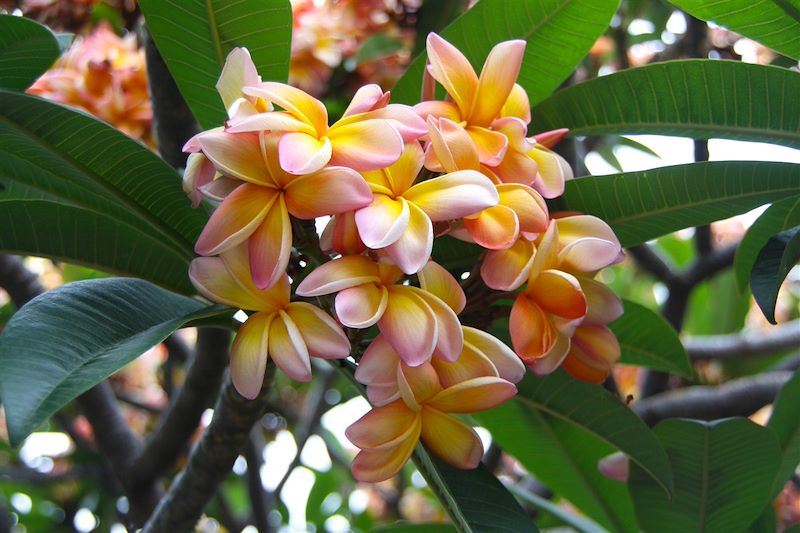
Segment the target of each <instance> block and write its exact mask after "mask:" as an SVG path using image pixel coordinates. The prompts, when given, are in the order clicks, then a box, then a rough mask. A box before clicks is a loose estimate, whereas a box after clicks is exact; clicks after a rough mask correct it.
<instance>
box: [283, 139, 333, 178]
mask: <svg viewBox="0 0 800 533" xmlns="http://www.w3.org/2000/svg"><path fill="white" fill-rule="evenodd" d="M278 150H279V153H280V162H281V168H282V169H283V170H285V171H286V172H289V173H290V174H298V175H299V174H310V173H311V172H316V171H318V170H319V169H321V168H322V167H324V166H325V165H327V164H328V161H330V160H331V152H332V146H331V141H330V139H328V138H327V137H323V138H322V139H317V138H316V137H314V136H312V135H308V134H307V133H300V132H290V133H284V134H283V135H282V136H281V140H280V145H279V147H278Z"/></svg>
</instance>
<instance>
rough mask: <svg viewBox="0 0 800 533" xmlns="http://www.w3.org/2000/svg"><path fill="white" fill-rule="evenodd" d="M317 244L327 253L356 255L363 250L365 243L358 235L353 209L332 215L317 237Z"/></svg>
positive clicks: (364, 249) (365, 248)
mask: <svg viewBox="0 0 800 533" xmlns="http://www.w3.org/2000/svg"><path fill="white" fill-rule="evenodd" d="M319 246H320V249H321V250H322V251H323V252H325V253H326V254H329V255H332V254H340V255H358V254H360V253H362V252H365V251H366V250H367V245H366V244H364V241H362V240H361V237H360V236H359V235H358V228H357V227H356V213H355V211H349V212H347V213H342V214H340V215H334V216H332V217H331V218H330V220H329V221H328V223H327V224H326V225H325V229H324V230H323V231H322V235H320V237H319Z"/></svg>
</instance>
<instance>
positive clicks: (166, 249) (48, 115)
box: [0, 91, 207, 292]
mask: <svg viewBox="0 0 800 533" xmlns="http://www.w3.org/2000/svg"><path fill="white" fill-rule="evenodd" d="M0 186H1V187H0V202H3V203H6V202H13V203H12V204H5V205H6V206H8V207H7V208H4V211H7V210H11V209H15V210H17V212H22V213H24V212H25V211H28V212H30V213H34V212H35V213H36V216H37V217H39V218H35V219H31V218H27V217H22V218H13V217H10V220H11V222H12V224H11V225H8V226H6V227H5V229H4V231H3V232H2V235H1V236H0V239H2V240H3V241H4V242H6V243H8V244H4V245H2V246H0V249H7V250H14V251H17V252H21V253H24V252H30V253H38V254H40V255H52V256H53V257H59V258H60V259H65V260H69V261H72V262H76V263H83V264H88V265H91V266H94V267H97V268H100V269H108V270H114V271H121V272H124V273H127V274H132V275H136V276H139V277H143V278H146V279H151V280H153V281H155V282H157V283H161V284H164V285H165V286H167V287H169V288H172V289H175V290H178V291H181V292H192V287H191V284H190V283H189V281H188V276H187V275H186V272H185V271H186V268H187V265H188V263H189V261H190V260H191V258H192V257H193V256H194V254H193V252H192V249H193V246H194V242H195V240H196V239H197V236H198V235H199V233H200V231H201V230H202V228H203V225H204V224H205V222H206V220H207V216H206V215H205V214H204V213H203V212H202V210H194V209H191V207H190V204H189V200H188V199H187V198H186V195H185V194H184V193H183V191H182V189H181V183H180V177H179V176H178V175H177V174H176V173H175V171H174V170H173V169H172V168H171V167H170V166H169V165H167V164H166V163H165V162H164V161H163V160H161V159H160V158H159V157H158V156H156V155H155V154H153V153H152V152H151V151H150V150H148V149H147V148H145V147H143V146H142V145H141V144H139V143H138V142H136V141H134V140H133V139H130V138H129V137H127V136H125V135H124V134H122V133H120V132H119V131H117V130H115V129H113V128H111V127H110V126H108V125H106V124H104V123H102V122H100V121H98V120H96V119H94V118H92V117H90V116H88V115H86V114H84V113H82V112H78V111H74V110H71V109H68V108H65V107H62V106H60V105H57V104H54V103H51V102H48V101H46V100H42V99H40V98H37V97H34V96H28V95H25V94H19V93H13V92H7V91H0ZM22 199H26V200H32V199H38V200H48V201H50V202H53V203H59V204H62V205H63V206H64V207H63V208H61V209H59V210H57V211H54V212H53V214H52V216H50V215H49V214H48V211H47V209H45V208H43V207H42V204H35V205H34V204H29V205H28V206H27V207H23V206H22V205H21V204H20V203H19V201H20V200H22ZM78 212H82V213H83V214H82V215H81V216H82V217H83V218H82V220H72V215H73V214H74V213H78ZM56 216H59V217H61V218H59V219H58V220H56ZM41 217H45V218H46V217H50V218H51V219H50V220H45V218H41ZM90 219H91V220H95V221H98V223H101V224H102V226H103V227H102V228H100V227H98V228H97V230H96V231H90V232H88V233H82V232H83V231H84V228H86V227H90V224H89V222H88V220H90ZM70 224H72V225H73V226H74V229H68V228H69V226H70ZM45 227H47V228H55V229H56V230H58V229H60V228H63V230H64V236H63V237H64V238H63V239H62V237H61V236H60V235H59V233H58V231H44V228H45ZM78 228H80V229H81V233H77V231H78ZM26 235H27V236H35V239H34V240H31V241H28V242H27V243H26V240H25V238H24V237H25V236H26ZM67 238H73V239H77V240H75V241H73V242H70V243H69V244H65V243H61V242H60V241H61V240H65V239H67ZM154 240H157V241H159V242H160V246H158V247H157V248H154V247H153V245H152V244H150V243H151V242H152V241H154ZM48 250H52V251H48ZM62 250H70V251H71V252H70V253H75V255H74V256H73V255H70V256H66V257H65V256H63V255H62V254H61V251H62ZM133 254H142V255H149V256H152V255H154V254H158V255H159V256H160V255H162V254H163V255H165V257H164V259H163V260H158V261H151V262H150V263H147V262H141V261H131V260H129V259H126V258H124V257H118V256H128V255H133ZM134 264H136V265H140V267H141V268H138V267H137V268H136V269H135V270H128V269H127V268H125V265H129V266H133V265H134ZM164 268H168V269H169V270H162V269H164Z"/></svg>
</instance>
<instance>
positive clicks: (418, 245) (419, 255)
mask: <svg viewBox="0 0 800 533" xmlns="http://www.w3.org/2000/svg"><path fill="white" fill-rule="evenodd" d="M403 202H404V203H405V204H406V205H408V213H409V217H408V225H407V226H406V229H405V231H404V232H403V233H402V234H401V235H400V237H399V238H398V239H397V240H396V241H394V242H393V243H391V244H390V245H389V246H387V247H386V253H387V255H388V256H389V257H390V258H391V260H392V261H394V263H395V264H396V265H397V266H398V267H399V268H400V270H402V271H403V272H405V273H406V274H414V273H416V272H418V271H419V270H420V269H421V268H422V267H423V266H425V263H427V262H428V259H430V257H431V251H432V250H433V224H431V220H430V219H429V218H428V215H426V214H425V212H424V211H422V209H420V208H419V207H417V206H416V205H414V204H412V203H410V202H406V201H405V200H403Z"/></svg>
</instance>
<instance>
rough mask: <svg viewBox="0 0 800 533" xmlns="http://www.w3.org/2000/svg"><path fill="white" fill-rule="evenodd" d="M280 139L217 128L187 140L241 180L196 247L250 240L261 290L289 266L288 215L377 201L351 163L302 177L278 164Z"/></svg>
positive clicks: (215, 250)
mask: <svg viewBox="0 0 800 533" xmlns="http://www.w3.org/2000/svg"><path fill="white" fill-rule="evenodd" d="M279 139H280V136H279V135H277V134H270V133H264V132H261V133H258V134H255V133H247V134H233V133H227V132H225V131H222V130H221V129H216V130H210V131H206V132H203V133H200V134H198V135H196V136H195V137H194V138H193V139H191V140H190V141H189V143H187V146H188V148H189V149H190V150H191V149H196V150H200V151H202V153H203V155H204V156H205V157H206V158H207V159H208V160H209V161H211V163H213V166H214V167H215V168H216V170H217V171H218V172H220V173H221V174H223V175H224V176H227V177H229V178H234V179H235V180H239V181H238V182H236V183H237V185H236V187H235V188H234V189H233V190H232V192H230V193H229V194H227V196H225V198H224V200H223V201H222V203H221V204H220V206H219V207H218V208H217V209H216V211H214V214H212V215H211V218H210V220H209V221H208V223H207V224H206V227H205V228H204V229H203V232H202V233H201V234H200V237H199V238H198V239H197V243H196V244H195V251H196V252H197V253H198V254H200V255H216V254H220V253H222V252H225V251H226V250H230V249H231V248H233V247H235V246H237V245H239V244H241V243H243V242H245V241H246V242H247V243H248V247H249V255H250V270H251V272H252V276H253V282H254V283H255V285H256V287H258V288H261V289H265V288H268V287H271V286H272V285H273V284H274V283H276V282H277V281H278V280H279V279H280V278H281V276H283V273H284V272H285V271H286V266H287V264H288V262H289V254H290V252H291V246H292V228H291V221H290V219H289V215H292V216H295V217H297V218H300V219H305V220H309V219H314V218H316V217H320V216H325V215H332V214H336V213H341V212H345V211H351V210H353V209H356V208H358V207H363V206H365V205H368V204H369V203H370V202H371V201H372V193H371V192H370V189H369V186H368V185H367V184H366V183H365V182H364V179H363V178H362V177H361V175H360V174H359V173H358V172H356V171H354V170H352V169H350V168H345V167H326V168H323V169H321V170H318V171H315V172H312V173H310V174H306V175H303V176H295V175H292V174H289V173H288V172H286V171H284V170H283V169H282V168H281V167H280V166H279V165H278V164H277V161H278V145H279ZM215 181H217V180H215Z"/></svg>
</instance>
